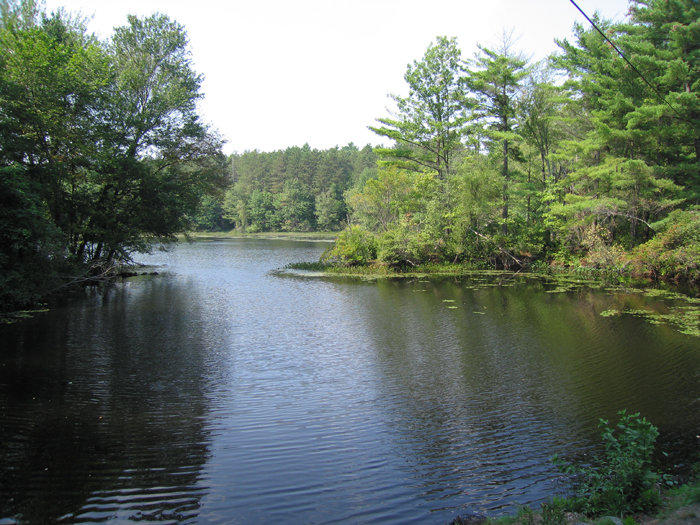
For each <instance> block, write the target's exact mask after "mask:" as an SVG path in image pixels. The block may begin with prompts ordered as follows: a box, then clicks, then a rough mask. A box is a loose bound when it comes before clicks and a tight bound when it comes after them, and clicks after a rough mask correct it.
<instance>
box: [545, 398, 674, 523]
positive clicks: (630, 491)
mask: <svg viewBox="0 0 700 525" xmlns="http://www.w3.org/2000/svg"><path fill="white" fill-rule="evenodd" d="M618 415H619V421H618V423H617V425H616V426H615V427H613V426H611V425H610V423H609V422H608V421H607V420H605V419H601V420H600V425H599V426H600V428H601V431H602V432H601V437H602V441H603V445H604V446H605V453H604V455H603V456H601V457H598V458H596V461H595V463H594V464H593V465H571V464H568V463H565V462H563V461H562V460H560V459H559V458H558V457H557V456H555V457H554V458H553V461H554V462H555V463H556V464H557V465H558V466H559V468H560V469H561V470H562V471H563V472H565V473H567V474H574V475H576V476H577V478H578V486H577V494H576V498H578V500H579V502H581V503H582V507H583V510H584V511H585V512H586V513H588V514H591V515H601V514H613V515H624V514H629V513H632V512H638V511H648V510H650V509H652V508H654V507H655V506H657V505H658V504H659V503H660V497H659V493H658V489H657V484H658V483H659V482H660V481H662V476H660V475H659V474H657V473H656V472H655V471H654V470H652V466H651V461H652V454H653V452H654V444H655V442H656V438H657V437H658V435H659V432H658V430H657V428H656V427H655V426H654V425H652V424H651V423H649V421H647V420H646V418H643V417H640V415H639V414H638V413H635V414H627V412H626V411H625V410H621V411H620V412H618Z"/></svg>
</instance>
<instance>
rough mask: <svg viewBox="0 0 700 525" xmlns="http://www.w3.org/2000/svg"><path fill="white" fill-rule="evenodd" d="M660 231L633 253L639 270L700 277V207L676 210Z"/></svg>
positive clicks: (668, 276)
mask: <svg viewBox="0 0 700 525" xmlns="http://www.w3.org/2000/svg"><path fill="white" fill-rule="evenodd" d="M655 226H656V227H657V231H658V233H657V234H656V236H655V237H654V238H653V239H651V240H650V241H648V242H646V243H644V244H642V245H640V246H638V247H637V248H636V249H635V250H634V251H633V252H632V253H631V255H630V262H631V264H632V266H633V268H634V269H635V271H636V272H637V273H640V274H644V275H647V276H650V277H652V278H654V279H658V278H665V279H684V280H688V281H695V282H697V281H700V210H675V211H673V212H672V213H670V214H669V216H668V217H666V219H664V220H663V221H661V222H659V223H657V224H656V225H655Z"/></svg>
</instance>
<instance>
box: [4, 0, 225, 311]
mask: <svg viewBox="0 0 700 525" xmlns="http://www.w3.org/2000/svg"><path fill="white" fill-rule="evenodd" d="M0 9H1V15H2V18H1V22H0V304H1V305H2V309H6V310H9V309H12V308H18V307H22V306H24V305H28V304H31V303H33V302H35V301H37V300H39V299H41V298H42V297H44V296H46V294H47V293H49V292H51V291H54V290H59V289H62V288H64V287H66V286H68V285H70V284H75V283H79V282H83V281H85V280H86V279H95V278H97V277H99V276H103V275H107V274H109V273H110V272H111V271H112V270H113V268H114V266H115V264H117V263H120V262H123V261H128V260H129V259H130V254H131V253H132V252H134V251H139V250H147V249H148V248H149V246H150V245H151V243H152V242H154V241H156V240H163V239H170V238H173V235H174V234H175V233H177V232H181V231H183V230H185V229H187V228H189V227H190V223H191V219H190V217H191V216H193V215H195V214H196V212H197V209H198V207H199V203H200V200H201V198H202V195H204V194H210V193H214V192H215V189H216V188H217V187H218V186H220V185H221V184H224V182H225V175H224V174H225V173H226V164H227V159H226V157H225V156H224V155H223V154H222V153H221V149H220V148H221V140H220V139H219V138H218V137H217V135H216V134H215V133H213V132H211V131H210V130H209V129H207V127H206V126H204V125H203V124H202V123H201V122H200V119H199V117H198V116H197V113H196V102H197V100H198V99H199V98H200V97H201V93H200V90H199V89H200V84H201V78H200V77H199V76H198V75H197V74H195V73H194V71H193V70H192V68H191V63H190V55H189V50H188V43H187V36H186V34H185V31H184V29H183V28H182V26H180V25H179V24H177V23H176V22H173V21H171V20H169V19H168V18H167V17H166V16H163V15H153V16H151V17H147V18H144V19H139V18H136V17H129V19H128V21H127V22H128V23H127V25H125V26H123V27H119V28H117V29H115V30H114V34H113V36H112V37H111V39H110V40H109V41H106V42H100V41H98V40H97V39H96V38H95V37H93V36H91V35H89V34H88V33H87V32H86V29H85V26H84V23H83V22H82V21H81V20H80V19H77V18H75V17H72V16H71V15H69V14H66V13H63V12H59V13H52V14H50V15H49V14H46V13H45V12H44V11H43V9H41V7H40V6H39V5H38V3H37V2H36V1H34V0H22V1H13V0H0Z"/></svg>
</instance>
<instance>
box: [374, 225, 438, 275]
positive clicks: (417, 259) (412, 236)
mask: <svg viewBox="0 0 700 525" xmlns="http://www.w3.org/2000/svg"><path fill="white" fill-rule="evenodd" d="M435 244H436V243H435V241H434V240H432V239H431V238H430V236H429V235H428V234H427V233H425V232H423V231H419V230H417V229H416V228H415V227H414V226H413V225H411V224H406V223H399V224H397V225H396V226H394V227H393V228H392V229H390V230H388V231H386V232H384V234H382V235H381V237H380V238H379V242H378V246H377V258H378V259H379V260H380V261H381V262H384V263H387V264H388V265H389V266H392V267H395V268H396V267H398V268H404V267H407V266H412V267H415V266H418V265H420V264H423V263H425V262H431V261H433V262H434V261H437V260H439V256H438V254H437V250H436V247H435Z"/></svg>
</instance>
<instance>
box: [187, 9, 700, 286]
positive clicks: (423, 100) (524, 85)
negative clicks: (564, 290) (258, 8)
mask: <svg viewBox="0 0 700 525" xmlns="http://www.w3.org/2000/svg"><path fill="white" fill-rule="evenodd" d="M699 16H700V5H698V3H697V2H694V1H692V0H676V1H668V2H667V1H665V0H664V1H633V2H631V7H630V12H629V20H628V21H627V22H625V23H612V22H609V21H606V20H601V19H599V18H597V17H594V18H593V20H592V24H590V25H586V26H583V25H580V24H579V25H576V26H575V28H574V38H573V40H572V41H568V40H561V41H558V42H557V43H558V46H559V52H558V53H556V54H555V55H553V56H552V57H550V58H549V59H548V60H546V61H543V62H540V63H531V62H530V61H528V59H526V58H525V57H524V55H522V54H521V53H519V52H517V51H516V50H515V49H513V46H512V44H511V43H510V42H509V39H508V37H507V36H504V37H503V39H502V41H501V44H500V45H499V46H496V48H493V49H492V48H488V47H485V46H479V48H478V51H477V52H476V54H475V55H474V56H473V57H472V58H464V57H463V54H462V51H461V50H460V49H459V47H458V43H457V41H456V39H454V38H452V39H450V38H445V37H439V38H437V39H436V40H435V41H434V42H433V43H432V44H431V45H430V46H429V47H428V49H427V50H426V52H425V54H424V56H423V57H422V58H421V59H419V60H416V61H414V62H413V63H412V64H409V65H408V66H407V69H406V74H405V77H404V78H405V81H406V84H407V92H408V94H407V95H406V96H398V95H392V97H393V100H394V102H395V108H396V109H395V111H394V113H393V114H391V115H389V116H386V117H382V118H378V119H377V123H376V125H375V126H371V129H372V130H373V131H375V132H376V133H377V134H378V138H381V140H382V141H384V142H385V143H386V142H387V141H388V142H389V143H390V146H389V147H382V148H376V149H375V150H374V154H375V155H376V158H377V163H376V167H375V164H373V162H374V161H373V159H372V156H371V155H370V152H369V151H368V149H367V148H365V149H363V150H361V151H359V152H358V151H357V150H356V149H355V148H353V147H352V146H348V147H347V148H343V149H341V150H337V149H336V150H331V151H326V152H318V151H311V150H310V149H309V148H308V147H304V148H290V149H288V150H286V151H284V152H275V153H258V152H252V153H251V152H248V153H245V154H243V155H240V156H238V155H236V156H234V157H233V158H232V174H233V179H232V181H231V182H232V186H231V187H230V188H229V189H228V190H227V191H226V192H225V193H222V194H221V196H220V197H219V199H218V201H217V202H216V207H215V206H214V204H215V203H214V202H212V203H211V204H212V206H211V208H210V210H211V213H210V215H209V218H207V219H206V220H200V222H199V224H200V227H210V228H214V227H222V226H226V227H228V226H235V227H236V228H239V229H242V230H245V229H248V231H265V230H288V231H294V230H312V229H334V228H337V227H339V226H340V225H343V226H344V227H345V228H344V230H343V231H342V232H341V233H340V235H339V238H338V240H337V242H336V244H335V246H334V248H333V249H332V250H329V252H328V253H327V254H326V255H325V259H326V260H327V261H330V262H332V263H336V264H338V263H339V264H343V265H355V264H368V263H373V264H376V263H379V264H382V265H388V266H391V267H394V268H397V269H400V268H405V267H414V266H417V265H420V264H423V263H442V262H450V263H461V264H468V265H471V266H476V267H485V268H518V269H521V268H533V267H536V268H540V269H541V268H544V267H551V266H552V265H554V266H561V267H572V266H574V267H577V268H592V269H604V270H605V271H612V272H617V273H633V274H638V275H646V276H651V277H653V278H682V279H688V280H698V278H700V221H699V219H700V211H698V210H699V208H698V204H699V203H700V98H699V91H700V26H699V25H698V17H699ZM216 213H218V215H217V214H216ZM222 221H223V222H222ZM226 221H228V223H227V224H226Z"/></svg>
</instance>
